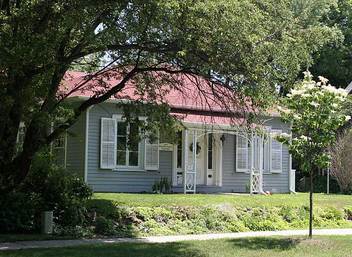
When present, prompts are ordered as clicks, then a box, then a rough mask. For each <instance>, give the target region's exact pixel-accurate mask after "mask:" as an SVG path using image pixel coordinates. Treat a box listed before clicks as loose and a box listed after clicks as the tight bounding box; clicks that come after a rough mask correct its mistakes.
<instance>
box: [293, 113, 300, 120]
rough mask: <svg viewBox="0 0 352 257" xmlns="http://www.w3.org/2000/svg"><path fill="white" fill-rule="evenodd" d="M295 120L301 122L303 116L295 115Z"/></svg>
mask: <svg viewBox="0 0 352 257" xmlns="http://www.w3.org/2000/svg"><path fill="white" fill-rule="evenodd" d="M293 118H295V119H296V120H300V119H301V116H299V115H298V114H294V115H293Z"/></svg>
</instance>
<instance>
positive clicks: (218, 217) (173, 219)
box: [95, 200, 349, 236]
mask: <svg viewBox="0 0 352 257" xmlns="http://www.w3.org/2000/svg"><path fill="white" fill-rule="evenodd" d="M97 201H99V200H95V202H96V203H97ZM111 202H112V201H111ZM97 206H99V207H98V208H96V207H97ZM112 206H115V211H114V212H118V213H119V216H118V218H112V216H111V215H110V214H109V217H105V218H102V217H103V216H101V217H100V218H99V219H100V220H99V223H102V224H99V225H98V226H99V228H95V229H96V230H97V229H98V231H100V232H99V234H104V235H108V234H110V235H114V234H116V233H120V234H125V235H126V233H130V235H133V236H146V235H175V234H197V233H214V232H243V231H265V230H285V229H301V228H304V227H305V226H307V224H308V219H309V209H308V207H306V206H301V207H290V206H281V207H274V206H272V207H252V208H249V207H207V206H196V207H180V206H179V207H177V206H173V207H170V206H160V207H127V206H126V207H121V206H119V207H118V206H117V205H116V203H108V201H102V204H95V210H96V212H97V214H98V213H99V214H102V213H104V212H105V210H104V209H111V207H112ZM105 207H106V208H105ZM346 212H347V211H346V210H345V213H346ZM109 213H112V211H109ZM314 215H315V218H314V224H315V225H316V226H317V227H321V228H323V227H324V228H326V227H346V226H349V225H348V222H347V221H346V215H344V213H343V212H342V211H340V210H338V209H336V208H333V207H324V208H320V207H319V208H317V209H316V210H315V212H314ZM97 222H98V219H97V221H96V223H95V226H97V224H98V223H97ZM114 222H115V223H114ZM114 224H115V226H114ZM117 224H118V225H117ZM104 231H105V232H104ZM121 231H123V233H122V232H121ZM128 231H129V232H128Z"/></svg>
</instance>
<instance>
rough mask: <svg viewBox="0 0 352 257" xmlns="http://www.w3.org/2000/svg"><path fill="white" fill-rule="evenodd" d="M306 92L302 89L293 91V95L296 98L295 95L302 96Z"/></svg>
mask: <svg viewBox="0 0 352 257" xmlns="http://www.w3.org/2000/svg"><path fill="white" fill-rule="evenodd" d="M305 92H306V91H305V90H302V89H291V95H292V96H295V95H302V94H304V93H305Z"/></svg>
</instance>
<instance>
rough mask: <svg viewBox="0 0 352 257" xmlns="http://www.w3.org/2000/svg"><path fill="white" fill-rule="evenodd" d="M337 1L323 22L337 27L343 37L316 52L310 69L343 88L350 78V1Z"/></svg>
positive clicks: (351, 32) (351, 72)
mask: <svg viewBox="0 0 352 257" xmlns="http://www.w3.org/2000/svg"><path fill="white" fill-rule="evenodd" d="M337 3H338V5H336V6H334V7H333V8H332V9H331V10H330V11H329V13H328V14H327V15H326V16H325V17H324V18H323V23H324V24H326V25H327V26H330V27H336V28H338V29H339V30H340V31H341V32H342V34H343V37H342V38H341V41H339V42H337V43H333V44H327V45H326V46H324V47H323V48H322V49H321V50H320V51H318V52H317V54H316V56H315V58H314V59H315V61H314V65H313V66H312V67H311V71H312V72H313V74H320V75H323V76H324V77H327V78H329V79H330V80H331V82H332V84H333V85H336V86H338V87H342V88H345V87H346V86H347V85H348V84H349V83H350V82H351V78H352V69H351V67H352V60H351V52H352V2H351V1H350V0H339V1H337Z"/></svg>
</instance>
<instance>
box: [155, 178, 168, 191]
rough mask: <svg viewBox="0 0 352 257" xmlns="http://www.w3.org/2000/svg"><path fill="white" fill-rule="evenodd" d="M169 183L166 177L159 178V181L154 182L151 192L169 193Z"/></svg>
mask: <svg viewBox="0 0 352 257" xmlns="http://www.w3.org/2000/svg"><path fill="white" fill-rule="evenodd" d="M170 189H171V181H170V180H169V179H168V178H167V177H161V178H160V180H159V181H155V182H154V185H153V187H152V191H153V192H154V193H158V194H165V193H166V194H167V193H170Z"/></svg>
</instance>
